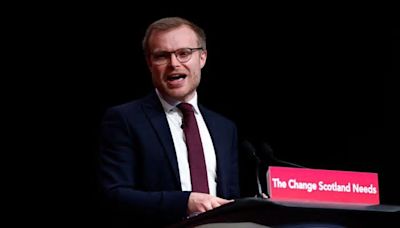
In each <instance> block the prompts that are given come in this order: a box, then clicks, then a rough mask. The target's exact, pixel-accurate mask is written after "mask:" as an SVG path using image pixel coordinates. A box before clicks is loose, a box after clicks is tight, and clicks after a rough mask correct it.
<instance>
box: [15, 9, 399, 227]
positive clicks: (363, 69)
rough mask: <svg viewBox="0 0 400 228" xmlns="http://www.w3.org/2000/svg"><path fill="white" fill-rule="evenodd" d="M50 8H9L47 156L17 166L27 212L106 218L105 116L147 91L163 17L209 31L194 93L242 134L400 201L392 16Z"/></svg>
mask: <svg viewBox="0 0 400 228" xmlns="http://www.w3.org/2000/svg"><path fill="white" fill-rule="evenodd" d="M35 7H36V8H41V7H40V6H39V7H38V6H37V5H36V6H35ZM36 8H35V9H36ZM50 8H51V9H52V10H42V9H40V10H35V11H30V8H29V6H25V7H24V11H27V12H28V11H29V14H27V15H29V16H26V17H18V16H14V17H12V16H11V17H10V20H14V21H17V22H18V26H15V27H12V31H15V32H16V33H12V32H11V34H10V35H11V36H10V37H11V38H12V39H14V42H16V45H15V47H17V48H16V50H15V52H13V55H11V57H12V58H13V57H14V56H15V57H18V58H22V60H23V62H24V63H25V62H26V63H25V64H21V65H18V66H16V67H15V68H14V71H13V76H14V77H15V78H16V81H18V83H17V85H18V87H19V88H18V90H17V91H22V92H20V97H22V100H18V102H14V105H15V106H20V105H22V106H23V110H24V112H23V113H22V114H20V115H21V118H20V119H22V120H23V121H25V122H26V123H30V127H29V128H28V130H26V131H24V135H22V136H21V135H19V136H21V138H22V137H26V138H34V140H32V142H31V141H28V142H27V143H26V144H29V148H30V149H29V153H30V154H31V157H34V158H35V159H38V158H39V159H38V160H40V161H39V163H37V162H33V160H32V161H31V160H30V159H28V161H26V163H28V164H29V163H34V165H32V164H31V165H32V166H33V167H34V169H30V171H29V172H27V173H28V174H25V172H22V173H23V176H24V183H25V187H26V189H27V192H28V198H32V199H34V203H32V204H30V206H29V208H30V209H32V208H36V207H37V206H38V205H40V204H42V203H44V202H46V203H48V204H46V205H48V206H47V207H46V209H48V210H46V211H47V212H50V215H51V216H49V214H47V216H48V217H52V216H57V217H58V216H59V215H61V217H60V218H61V220H60V219H58V222H60V221H61V222H63V221H65V222H71V221H77V220H78V219H84V221H87V223H88V224H91V222H94V221H101V217H103V216H104V214H105V213H104V212H103V209H104V208H103V206H102V201H101V200H100V197H99V188H98V186H97V179H96V168H97V159H98V133H99V125H100V122H101V117H102V115H103V114H104V111H105V109H106V108H108V107H110V106H114V105H117V104H121V103H124V102H128V101H130V100H132V99H136V98H139V97H142V96H144V95H146V94H147V93H148V92H150V91H151V90H152V84H151V80H150V74H149V73H148V70H147V67H146V64H145V61H144V56H143V54H142V49H141V40H142V37H143V35H144V31H145V29H146V27H147V26H148V25H149V24H150V23H151V22H153V21H154V20H156V19H159V18H161V17H164V16H182V17H186V18H187V19H189V20H192V21H193V22H195V23H196V24H198V25H199V26H201V27H202V28H203V29H204V30H205V31H206V34H207V47H208V60H207V64H206V67H205V68H204V70H203V75H202V77H203V78H202V83H201V85H200V87H199V90H198V92H199V101H200V102H201V103H202V104H204V105H205V106H207V107H209V108H210V109H213V110H215V111H217V112H220V113H222V114H223V115H225V116H226V117H228V118H230V119H232V120H233V121H234V122H236V124H237V125H238V129H239V134H240V139H241V140H243V139H249V140H252V141H253V142H264V141H265V142H268V143H269V144H270V145H271V146H272V148H273V149H274V152H275V155H276V157H278V158H280V159H282V160H286V161H290V162H294V163H297V164H301V165H303V166H306V167H310V168H321V169H333V170H348V171H365V172H376V173H378V174H379V182H380V183H379V188H380V189H379V190H380V195H381V203H382V204H397V205H398V204H400V200H399V199H400V197H398V195H397V183H396V182H397V179H398V174H399V171H398V164H399V163H398V159H397V156H398V155H396V153H397V152H398V151H399V149H398V138H399V133H398V127H397V126H398V125H397V124H396V123H397V119H398V117H397V116H398V115H397V114H396V113H395V110H396V109H397V108H398V107H397V106H398V103H399V101H398V98H397V97H398V84H397V83H396V82H395V76H396V75H397V76H398V75H399V64H398V63H399V39H400V38H399V29H398V28H396V27H395V26H393V24H392V18H391V17H390V14H389V13H386V12H382V11H378V10H377V9H376V11H365V10H363V9H361V8H357V7H355V8H348V7H333V6H320V8H318V10H314V9H312V8H310V7H309V6H305V5H302V6H285V7H277V6H263V7H261V6H260V7H258V6H246V7H243V6H241V5H236V6H232V5H231V6H230V7H226V8H222V9H216V8H215V7H213V6H205V5H199V6H196V7H187V8H183V7H181V8H177V7H175V6H168V7H160V8H157V9H154V8H143V7H141V8H138V7H136V8H134V9H133V8H132V7H125V6H115V5H113V6H109V5H90V6H89V5H82V6H79V5H76V6H71V5H68V6H67V5H66V6H61V5H57V6H50ZM142 9H143V10H142ZM18 15H20V14H18ZM21 62H22V61H21ZM22 144H24V143H22ZM32 153H33V154H34V155H32ZM240 157H241V160H242V161H243V164H244V165H243V167H242V168H241V172H242V177H244V178H243V182H242V187H243V188H244V193H245V194H253V192H252V188H254V187H255V186H254V185H255V182H254V181H255V179H254V176H253V168H254V167H252V166H251V161H250V158H248V156H247V155H245V154H241V155H240ZM29 167H30V166H29ZM33 170H34V171H33ZM30 174H33V175H30ZM25 175H26V176H25ZM33 186H34V187H33ZM37 193H39V194H37ZM39 196H40V197H39ZM24 210H26V211H28V212H30V213H34V212H35V210H31V211H30V210H29V209H24Z"/></svg>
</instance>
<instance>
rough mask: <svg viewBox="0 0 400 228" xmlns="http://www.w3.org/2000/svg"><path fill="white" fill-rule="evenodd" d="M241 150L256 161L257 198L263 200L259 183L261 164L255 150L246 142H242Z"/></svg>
mask: <svg viewBox="0 0 400 228" xmlns="http://www.w3.org/2000/svg"><path fill="white" fill-rule="evenodd" d="M242 146H243V148H244V149H245V151H247V153H249V154H250V155H251V156H252V157H253V158H254V159H255V160H256V161H257V165H256V178H257V190H258V191H257V198H265V197H263V191H262V187H261V183H260V164H261V163H262V161H261V159H260V158H259V157H258V156H257V153H256V149H255V148H254V146H253V145H252V144H251V143H250V142H249V141H247V140H244V141H243V143H242Z"/></svg>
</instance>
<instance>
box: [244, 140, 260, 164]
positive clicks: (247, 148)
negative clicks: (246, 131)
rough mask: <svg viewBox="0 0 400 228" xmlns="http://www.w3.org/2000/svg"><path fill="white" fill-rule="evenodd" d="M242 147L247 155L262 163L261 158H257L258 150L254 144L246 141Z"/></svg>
mask: <svg viewBox="0 0 400 228" xmlns="http://www.w3.org/2000/svg"><path fill="white" fill-rule="evenodd" d="M242 147H243V149H244V150H245V151H246V152H247V154H249V155H250V156H251V157H252V158H254V159H256V160H257V162H260V158H259V157H258V156H257V153H256V148H254V146H253V144H251V143H250V142H249V141H247V140H244V141H243V142H242Z"/></svg>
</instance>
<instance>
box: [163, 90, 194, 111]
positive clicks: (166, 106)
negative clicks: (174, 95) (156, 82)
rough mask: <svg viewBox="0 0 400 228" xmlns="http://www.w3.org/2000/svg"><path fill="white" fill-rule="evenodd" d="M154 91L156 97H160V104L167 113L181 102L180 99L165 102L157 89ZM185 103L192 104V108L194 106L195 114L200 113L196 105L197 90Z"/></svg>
mask: <svg viewBox="0 0 400 228" xmlns="http://www.w3.org/2000/svg"><path fill="white" fill-rule="evenodd" d="M156 93H157V96H158V98H159V99H160V102H161V105H162V106H163V109H164V111H165V112H167V113H168V112H171V111H173V110H174V109H175V108H176V106H177V105H178V104H180V103H181V101H173V102H172V103H171V102H167V101H166V100H165V99H164V98H163V97H162V96H161V94H160V92H159V91H158V90H157V89H156ZM186 103H189V104H191V105H192V106H193V108H194V111H195V112H196V113H197V114H198V113H200V110H199V107H198V105H197V92H195V93H194V96H193V98H192V99H190V100H189V101H188V102H186Z"/></svg>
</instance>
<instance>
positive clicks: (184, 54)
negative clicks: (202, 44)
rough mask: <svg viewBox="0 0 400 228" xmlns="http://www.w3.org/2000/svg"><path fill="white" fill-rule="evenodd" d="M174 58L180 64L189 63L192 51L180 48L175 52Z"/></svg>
mask: <svg viewBox="0 0 400 228" xmlns="http://www.w3.org/2000/svg"><path fill="white" fill-rule="evenodd" d="M175 55H176V57H177V58H178V60H179V61H180V62H186V61H189V59H190V57H191V56H192V50H191V49H189V48H182V49H179V50H177V51H176V52H175Z"/></svg>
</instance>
